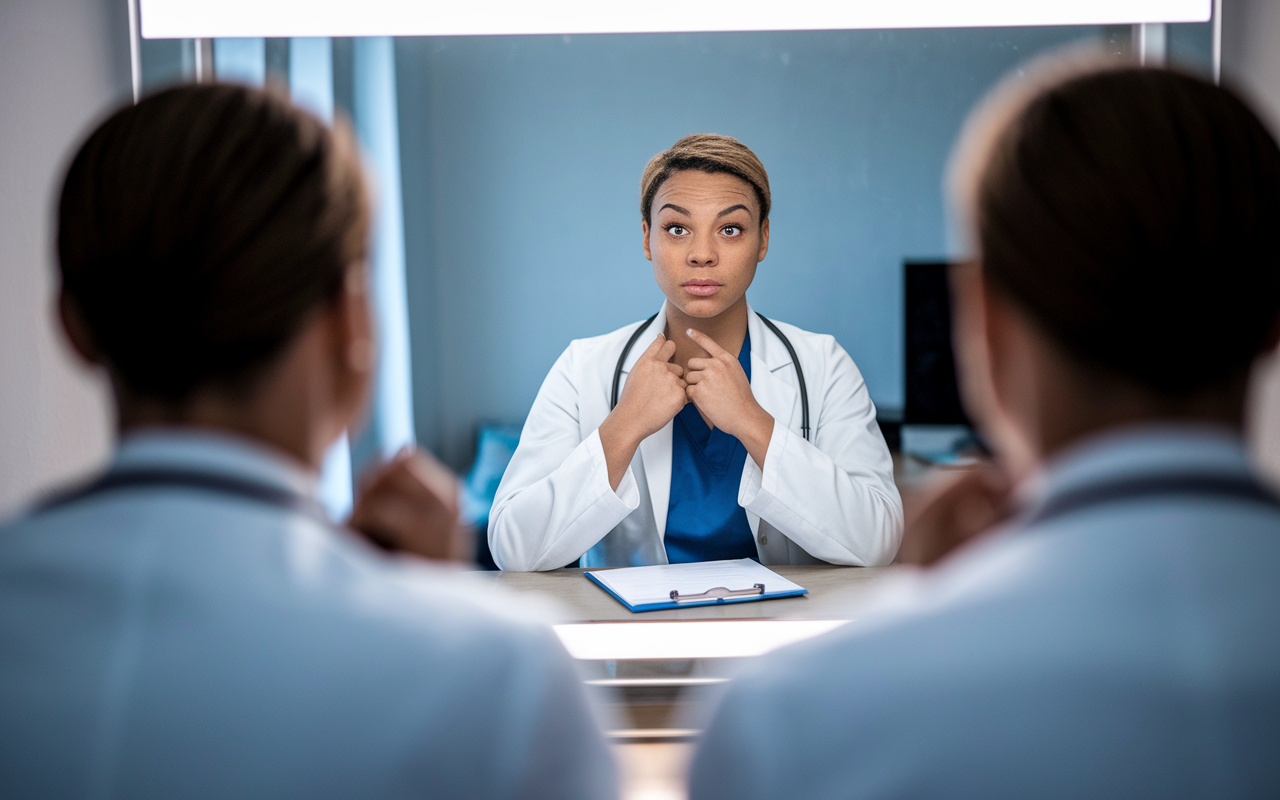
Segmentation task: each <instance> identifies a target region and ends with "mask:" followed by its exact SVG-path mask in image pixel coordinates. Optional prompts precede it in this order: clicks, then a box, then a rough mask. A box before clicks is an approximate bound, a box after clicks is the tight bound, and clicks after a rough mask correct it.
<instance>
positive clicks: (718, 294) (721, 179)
mask: <svg viewBox="0 0 1280 800" xmlns="http://www.w3.org/2000/svg"><path fill="white" fill-rule="evenodd" d="M770 199H771V198H770V194H769V175H768V173H767V172H765V169H764V164H762V163H760V159H759V158H757V157H756V154H755V153H753V152H751V148H749V147H747V146H746V145H744V144H743V143H742V142H739V141H738V140H737V139H734V138H733V137H731V136H720V135H718V134H714V133H694V134H690V135H689V136H685V137H684V138H683V139H681V140H680V141H678V142H676V143H675V144H674V145H672V146H671V148H670V149H669V150H664V151H663V152H661V153H659V154H657V155H656V156H654V157H653V158H652V159H650V161H649V164H648V166H646V167H645V170H644V174H643V175H642V176H641V178H640V220H641V229H642V232H643V235H644V240H643V247H644V255H645V258H647V259H649V260H650V261H652V262H653V274H654V278H656V279H657V282H658V287H659V288H660V289H661V290H662V293H663V294H664V295H666V297H667V299H668V300H669V301H670V302H671V303H672V304H673V305H674V306H675V307H676V308H678V309H680V310H681V311H682V312H684V313H685V314H687V315H688V316H690V317H695V318H701V319H707V318H711V317H716V316H719V315H720V314H721V313H723V312H724V311H725V310H727V309H729V308H730V307H732V306H734V305H735V304H737V303H738V302H740V301H742V299H743V297H745V296H746V292H747V289H748V288H749V287H750V286H751V282H752V281H753V280H754V279H755V274H756V265H757V264H758V263H760V262H761V261H763V260H764V257H765V254H766V253H767V252H768V250H769V204H770Z"/></svg>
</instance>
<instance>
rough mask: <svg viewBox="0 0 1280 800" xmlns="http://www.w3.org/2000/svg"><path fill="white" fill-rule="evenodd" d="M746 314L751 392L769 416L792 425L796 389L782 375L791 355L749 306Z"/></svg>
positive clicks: (787, 367) (794, 422) (789, 426)
mask: <svg viewBox="0 0 1280 800" xmlns="http://www.w3.org/2000/svg"><path fill="white" fill-rule="evenodd" d="M747 313H748V315H749V316H748V317H747V331H748V333H750V335H751V393H752V394H753V395H755V398H756V402H757V403H759V404H760V407H761V408H763V409H764V410H765V411H768V412H769V416H771V417H773V418H774V420H776V421H777V422H779V423H781V424H782V425H785V426H787V427H788V428H794V426H795V424H796V421H795V419H794V416H795V413H796V400H797V398H798V397H799V392H798V391H797V390H796V388H795V387H794V386H792V385H791V384H790V383H789V382H788V381H787V379H786V377H785V376H784V375H785V373H784V371H785V370H790V369H791V368H792V367H791V354H790V353H788V352H787V348H785V347H783V346H782V342H780V341H778V337H777V336H775V335H774V333H773V331H771V330H769V329H768V328H766V327H765V326H764V323H763V322H761V321H760V317H759V316H757V315H756V313H755V311H754V310H752V309H751V307H750V306H748V307H747Z"/></svg>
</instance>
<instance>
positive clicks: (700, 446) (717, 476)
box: [664, 334, 759, 564]
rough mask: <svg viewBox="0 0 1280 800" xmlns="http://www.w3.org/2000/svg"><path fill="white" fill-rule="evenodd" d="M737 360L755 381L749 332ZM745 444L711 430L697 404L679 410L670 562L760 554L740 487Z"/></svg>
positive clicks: (669, 522) (674, 436) (670, 517)
mask: <svg viewBox="0 0 1280 800" xmlns="http://www.w3.org/2000/svg"><path fill="white" fill-rule="evenodd" d="M738 363H739V364H741V365H742V370H743V371H744V372H746V373H747V380H751V335H750V334H747V338H745V339H743V340H742V352H740V353H738ZM746 460H747V448H745V447H743V446H742V442H739V441H738V440H737V439H736V438H734V437H733V436H730V435H729V434H727V433H725V432H724V431H722V430H720V429H719V428H709V427H707V423H706V422H704V421H703V419H702V415H701V414H699V413H698V408H697V406H695V405H694V404H693V403H686V404H685V407H684V408H682V409H681V410H680V413H679V414H676V419H675V425H673V426H672V430H671V499H670V501H669V504H668V506H667V532H666V536H665V537H664V538H665V542H664V543H665V544H666V548H667V560H668V561H670V562H671V563H672V564H682V563H687V562H690V561H718V560H721V559H727V558H756V559H757V560H759V559H758V558H757V555H756V545H755V541H754V540H753V539H752V537H751V526H750V525H749V524H748V523H747V512H746V511H745V510H743V508H742V506H740V505H738V487H739V485H740V484H741V483H742V467H743V465H744V464H745V463H746Z"/></svg>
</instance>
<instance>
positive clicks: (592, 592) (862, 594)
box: [487, 565, 902, 622]
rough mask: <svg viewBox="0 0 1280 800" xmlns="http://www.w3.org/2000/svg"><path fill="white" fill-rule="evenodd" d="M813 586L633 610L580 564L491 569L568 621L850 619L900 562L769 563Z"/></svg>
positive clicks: (502, 580) (510, 586)
mask: <svg viewBox="0 0 1280 800" xmlns="http://www.w3.org/2000/svg"><path fill="white" fill-rule="evenodd" d="M770 569H772V570H773V571H774V572H776V573H778V574H779V575H781V576H783V577H784V578H787V579H788V580H792V581H795V582H796V583H798V584H800V585H801V586H803V587H804V588H806V589H808V590H809V594H807V595H803V596H801V597H782V598H779V599H777V600H761V601H759V602H755V603H729V604H725V605H713V606H696V607H693V608H671V609H664V610H661V611H644V612H641V613H632V612H631V611H628V610H627V609H626V607H625V606H623V605H622V604H621V603H619V602H618V601H617V600H615V599H613V598H612V597H611V596H609V594H608V593H607V592H605V591H604V590H603V589H601V588H600V587H599V586H597V585H596V584H594V583H593V582H591V581H590V580H588V579H587V578H586V577H585V576H584V575H583V574H582V573H583V570H581V569H557V570H551V571H550V572H495V573H487V575H488V576H490V578H489V579H490V580H494V581H496V582H497V583H499V584H501V585H502V586H503V587H505V588H507V589H509V590H511V591H514V592H517V593H520V594H534V595H539V596H542V597H545V598H547V599H549V600H551V601H552V602H554V603H555V604H556V605H557V606H559V608H560V609H561V610H562V612H563V613H564V614H565V617H564V618H563V620H562V621H564V622H649V621H658V620H664V621H669V620H699V619H702V620H707V619H851V618H853V617H854V616H857V614H858V612H859V610H860V609H861V608H862V607H863V606H864V605H865V604H866V602H867V600H868V599H869V598H870V596H871V594H872V593H873V592H874V591H875V589H876V587H877V586H878V585H879V584H881V583H883V582H884V580H885V579H886V578H888V577H889V576H890V575H891V574H893V573H894V572H896V571H898V570H899V569H902V568H901V567H835V566H830V565H821V566H804V567H784V566H773V567H770Z"/></svg>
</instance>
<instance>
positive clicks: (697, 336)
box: [685, 328, 728, 358]
mask: <svg viewBox="0 0 1280 800" xmlns="http://www.w3.org/2000/svg"><path fill="white" fill-rule="evenodd" d="M685 333H687V334H689V338H690V339H692V340H693V341H694V343H696V344H697V345H698V346H699V347H701V348H702V349H703V350H706V351H707V353H708V354H710V356H711V357H712V358H718V357H720V356H721V355H722V354H726V353H727V352H728V351H727V350H725V349H724V348H723V347H721V346H720V345H718V344H716V340H715V339H712V338H711V337H710V336H708V335H706V334H705V333H702V332H701V331H695V330H694V329H693V328H690V329H689V330H687V331H685Z"/></svg>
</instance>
